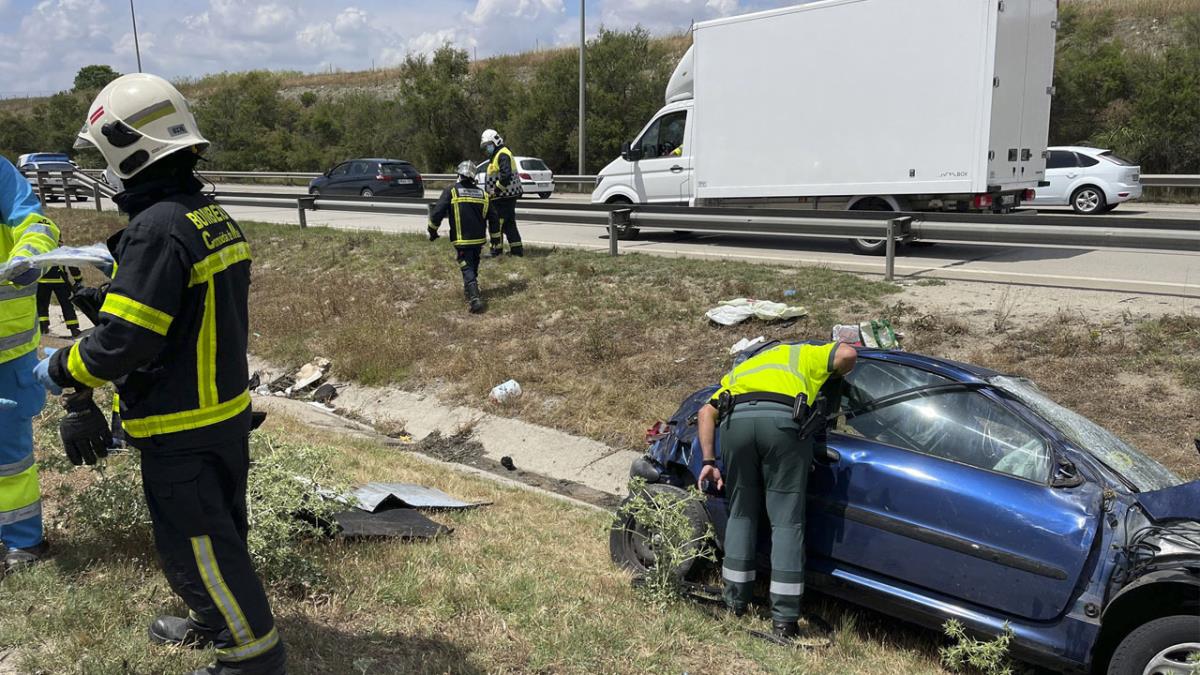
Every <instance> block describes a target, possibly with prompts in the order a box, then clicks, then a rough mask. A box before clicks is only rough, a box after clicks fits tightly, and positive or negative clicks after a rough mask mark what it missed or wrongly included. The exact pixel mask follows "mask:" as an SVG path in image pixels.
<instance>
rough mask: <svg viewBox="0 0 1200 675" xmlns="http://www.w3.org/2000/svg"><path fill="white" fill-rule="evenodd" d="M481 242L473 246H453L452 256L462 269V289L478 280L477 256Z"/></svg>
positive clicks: (481, 245)
mask: <svg viewBox="0 0 1200 675" xmlns="http://www.w3.org/2000/svg"><path fill="white" fill-rule="evenodd" d="M482 251H483V244H478V245H475V246H455V247H454V257H455V259H456V260H457V261H458V268H459V269H460V270H461V271H462V279H463V290H464V291H466V290H468V288H469V287H470V286H471V284H473V283H477V282H478V281H479V258H480V253H481V252H482Z"/></svg>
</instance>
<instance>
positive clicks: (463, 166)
mask: <svg viewBox="0 0 1200 675" xmlns="http://www.w3.org/2000/svg"><path fill="white" fill-rule="evenodd" d="M454 172H455V173H457V174H458V177H459V178H466V179H467V180H468V181H470V182H472V183H474V182H475V164H474V162H472V161H471V160H469V159H464V160H463V161H461V162H459V163H458V166H457V167H455V169H454Z"/></svg>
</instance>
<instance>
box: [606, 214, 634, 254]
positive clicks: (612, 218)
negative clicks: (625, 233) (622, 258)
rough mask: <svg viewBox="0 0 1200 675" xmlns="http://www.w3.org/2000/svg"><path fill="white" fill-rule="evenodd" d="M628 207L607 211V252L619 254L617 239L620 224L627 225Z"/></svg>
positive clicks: (618, 237)
mask: <svg viewBox="0 0 1200 675" xmlns="http://www.w3.org/2000/svg"><path fill="white" fill-rule="evenodd" d="M631 213H633V211H632V210H630V209H614V210H612V211H609V212H608V254H609V255H619V253H620V252H619V251H618V246H619V244H618V243H617V240H618V239H620V232H621V226H623V225H624V226H628V225H629V214H631Z"/></svg>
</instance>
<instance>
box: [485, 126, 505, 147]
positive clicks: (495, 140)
mask: <svg viewBox="0 0 1200 675" xmlns="http://www.w3.org/2000/svg"><path fill="white" fill-rule="evenodd" d="M488 143H492V144H494V145H495V146H496V147H497V148H498V147H500V146H502V145H504V138H503V137H502V136H500V132H499V131H496V130H495V129H488V130H487V131H485V132H483V135H482V136H480V137H479V147H481V148H482V147H484V146H486V145H487V144H488Z"/></svg>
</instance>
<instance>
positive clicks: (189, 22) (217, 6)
mask: <svg viewBox="0 0 1200 675" xmlns="http://www.w3.org/2000/svg"><path fill="white" fill-rule="evenodd" d="M797 1H798V0H587V2H586V12H587V17H586V18H587V23H588V33H589V34H590V35H594V34H595V32H596V30H598V29H599V27H600V26H602V25H603V26H604V27H606V28H614V29H624V28H630V27H632V26H635V25H641V26H644V27H645V28H647V29H649V30H650V31H651V32H653V33H656V34H665V33H673V32H680V31H685V30H687V29H688V27H689V26H690V25H691V23H692V21H701V20H705V19H711V18H715V17H720V16H729V15H732V14H741V13H744V12H749V11H755V10H760V9H769V8H772V7H780V6H785V5H790V4H796V2H797ZM579 4H580V1H579V0H356V1H354V2H329V1H328V0H291V1H290V2H285V1H279V2H277V1H274V0H271V1H267V2H256V1H254V0H134V6H135V9H136V12H137V27H138V42H139V46H140V51H141V55H142V69H143V70H144V71H146V72H152V73H156V74H159V75H163V76H165V77H168V78H171V79H174V78H180V77H199V76H202V75H205V74H208V73H216V72H225V71H239V70H249V69H256V68H268V69H288V70H300V71H304V72H317V71H323V70H326V69H329V68H334V69H341V70H365V69H368V68H371V67H372V65H374V66H375V67H382V66H387V65H392V64H395V63H398V62H399V61H401V60H403V58H404V57H405V56H406V55H407V54H409V53H429V52H431V51H433V50H434V49H437V48H438V47H439V46H441V45H442V44H444V43H447V42H449V43H452V44H454V45H455V46H457V47H460V48H463V49H466V50H468V51H469V52H470V53H472V54H474V55H477V56H478V57H479V58H483V57H487V56H491V55H494V54H504V53H513V52H521V51H527V50H533V49H536V48H539V47H540V48H546V47H549V46H555V45H571V44H576V43H577V42H578V39H579ZM0 44H3V45H5V46H6V47H7V49H6V50H5V55H4V58H2V59H0V98H11V97H14V96H29V95H45V94H49V93H53V92H55V91H60V90H63V89H70V87H71V83H72V80H73V79H74V77H75V73H76V71H78V70H79V68H80V67H81V66H84V65H88V64H94V63H99V64H107V65H110V66H112V67H113V68H115V69H116V70H117V71H119V72H122V73H126V72H134V71H136V70H137V63H136V60H135V53H134V40H133V30H132V26H131V21H130V11H129V0H0Z"/></svg>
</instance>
